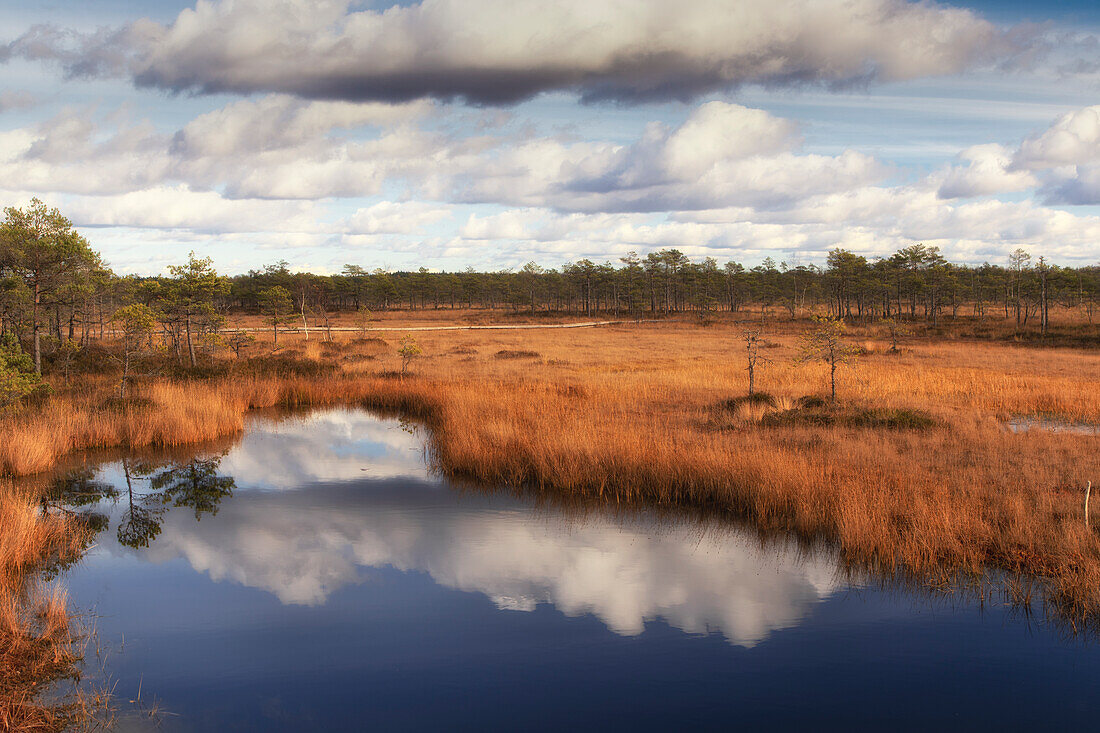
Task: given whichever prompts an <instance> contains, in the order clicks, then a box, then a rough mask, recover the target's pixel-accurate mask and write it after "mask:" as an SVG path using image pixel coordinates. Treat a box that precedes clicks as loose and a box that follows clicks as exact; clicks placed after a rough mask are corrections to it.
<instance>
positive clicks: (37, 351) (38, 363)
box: [31, 280, 42, 377]
mask: <svg viewBox="0 0 1100 733" xmlns="http://www.w3.org/2000/svg"><path fill="white" fill-rule="evenodd" d="M39 302H41V294H40V292H39V289H38V281H37V280H36V281H35V283H34V307H33V308H31V324H32V328H33V329H34V371H35V372H36V373H37V374H38V376H40V377H41V376H42V340H41V337H40V334H39V330H40V329H41V326H40V325H39V323H38V304H39Z"/></svg>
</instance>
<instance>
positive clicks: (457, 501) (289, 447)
mask: <svg viewBox="0 0 1100 733" xmlns="http://www.w3.org/2000/svg"><path fill="white" fill-rule="evenodd" d="M363 468H366V469H367V471H365V472H364V471H363V470H362V469H363ZM221 471H222V473H224V474H228V475H231V476H232V477H233V478H234V479H236V481H237V485H238V486H241V487H246V488H247V487H264V488H278V489H282V490H281V491H260V492H257V491H245V492H239V493H237V494H236V495H234V496H233V497H230V498H228V499H226V500H225V501H223V502H222V504H221V505H220V509H219V512H218V514H217V516H216V517H210V518H208V519H206V520H204V521H201V522H196V521H195V520H194V517H193V515H192V514H191V513H189V512H186V511H176V510H174V511H169V512H167V514H166V515H165V517H164V525H163V531H162V534H161V536H160V537H158V538H157V539H156V540H155V541H154V542H153V543H152V545H151V546H150V548H149V549H148V550H143V551H141V554H142V556H144V557H146V558H148V559H150V560H153V561H156V562H160V561H167V560H171V559H174V558H177V557H182V558H185V559H186V560H187V562H189V563H190V565H191V566H192V567H193V568H194V569H195V570H197V571H200V572H205V573H208V574H209V575H210V577H211V578H213V579H215V580H232V581H235V582H238V583H241V584H243V585H246V586H249V587H253V588H260V589H264V590H267V591H270V592H271V593H273V594H275V595H276V596H277V597H278V598H279V600H281V601H282V602H283V603H288V604H305V605H316V604H321V603H324V602H325V600H326V598H327V597H328V596H329V594H330V593H332V592H334V591H336V590H337V589H339V588H341V587H343V586H345V585H348V584H351V583H357V582H359V581H360V580H361V579H362V577H363V570H364V569H365V568H379V567H386V566H391V567H394V568H397V569H399V570H402V571H419V572H425V573H427V574H429V575H430V576H431V577H432V578H433V579H434V580H435V582H437V583H439V584H440V585H443V586H445V587H448V588H455V589H459V590H463V591H475V592H478V593H482V594H484V595H486V596H488V597H489V598H491V599H492V600H493V602H494V603H495V604H496V605H497V606H498V607H500V608H502V609H515V610H523V611H529V610H532V609H534V608H535V606H536V605H537V604H539V603H552V604H553V605H554V606H555V607H556V608H558V609H560V610H561V611H562V612H564V613H566V614H568V615H579V614H585V613H591V614H594V615H595V616H597V617H598V618H600V619H601V620H602V621H603V622H604V623H606V624H607V625H608V627H610V628H611V629H612V630H614V631H615V632H617V633H620V634H638V633H641V631H642V630H643V629H644V625H645V621H646V620H648V619H656V618H661V619H664V620H666V621H667V622H668V623H670V624H671V625H673V626H676V627H678V628H680V629H683V630H684V631H688V632H707V631H720V632H721V633H722V634H724V635H725V636H726V638H728V639H729V640H730V641H732V642H735V643H738V644H744V645H749V644H752V643H755V642H757V641H759V640H761V639H763V638H764V637H766V636H767V635H768V633H769V632H770V631H772V630H774V629H779V628H784V627H789V626H792V625H794V624H796V623H798V621H799V619H800V618H801V617H802V616H803V615H804V614H805V613H806V612H807V611H808V610H809V608H810V607H811V606H812V605H813V604H814V603H815V602H817V601H818V600H820V599H821V598H823V597H825V596H826V595H828V594H829V593H831V592H832V591H833V589H834V587H835V584H834V579H833V573H834V567H835V566H834V564H833V563H832V562H830V561H828V560H815V559H809V560H800V559H798V558H796V557H795V556H794V555H793V553H791V552H788V551H781V550H771V551H767V550H762V549H760V547H759V545H758V544H757V542H756V541H755V540H754V539H751V538H748V537H744V536H741V535H739V534H737V533H735V532H731V531H726V530H722V531H719V530H709V531H703V530H701V529H700V528H699V527H697V526H693V525H690V524H686V523H678V522H670V521H668V520H651V519H647V518H644V517H642V518H636V519H617V518H613V517H610V516H606V515H600V514H593V515H589V516H586V517H583V518H578V517H571V516H567V515H564V514H561V513H559V512H556V511H552V510H544V509H534V508H532V507H531V506H530V505H528V504H527V503H524V502H521V501H517V500H515V499H513V498H510V497H506V496H494V497H489V496H487V495H484V494H477V493H472V494H462V495H460V494H458V493H456V492H452V491H449V490H448V489H447V488H446V487H445V486H442V485H441V484H439V483H438V482H434V481H431V480H429V479H428V478H427V477H426V475H425V469H424V466H423V463H422V456H421V454H420V440H419V439H418V438H417V437H416V436H413V435H410V434H408V433H407V432H404V431H403V430H401V429H400V428H399V427H398V426H397V424H396V423H395V422H394V421H383V420H379V419H377V418H374V417H372V416H370V415H369V414H367V413H364V412H358V411H350V410H334V411H329V412H322V413H318V414H315V415H312V416H309V417H307V418H302V419H295V420H290V421H283V422H269V421H261V422H258V423H257V424H255V425H254V426H253V427H252V428H251V430H250V432H249V433H248V434H247V435H246V436H245V437H244V438H243V439H242V440H241V442H240V443H238V444H237V445H236V446H235V447H234V448H233V449H232V450H231V451H230V452H229V453H228V455H227V456H226V457H225V458H224V460H223V461H222V463H221ZM109 474H110V469H108V470H107V471H106V472H104V475H109ZM352 479H354V480H352ZM101 539H103V541H104V549H105V550H108V551H112V552H121V551H123V550H122V549H121V548H119V547H118V546H117V545H115V544H114V542H113V538H110V539H108V538H106V537H105V536H104V537H101ZM125 552H129V551H128V550H126V551H125Z"/></svg>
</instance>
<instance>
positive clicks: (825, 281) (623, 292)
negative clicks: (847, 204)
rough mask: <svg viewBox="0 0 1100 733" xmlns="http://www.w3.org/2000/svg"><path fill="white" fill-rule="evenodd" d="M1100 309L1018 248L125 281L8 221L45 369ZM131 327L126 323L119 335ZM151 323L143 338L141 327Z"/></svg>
mask: <svg viewBox="0 0 1100 733" xmlns="http://www.w3.org/2000/svg"><path fill="white" fill-rule="evenodd" d="M1098 302H1100V265H1090V266H1085V267H1076V268H1074V267H1062V266H1058V265H1054V264H1051V263H1049V262H1048V261H1047V260H1046V259H1045V258H1044V257H1042V256H1040V257H1037V258H1036V257H1033V256H1032V255H1031V254H1030V253H1028V252H1026V251H1024V250H1022V249H1018V250H1016V251H1015V252H1014V253H1012V255H1010V256H1009V257H1008V259H1007V261H1006V262H1004V263H1003V264H991V263H985V264H982V265H979V266H970V265H961V264H955V263H952V262H948V261H947V260H946V259H945V258H944V257H943V256H942V255H941V253H940V251H939V249H938V248H937V247H929V246H925V245H923V244H913V245H912V246H909V247H906V248H904V249H901V250H899V251H897V252H895V253H894V254H892V255H890V256H889V257H881V258H873V259H869V258H867V257H864V256H862V255H858V254H856V253H853V252H849V251H846V250H843V249H835V250H833V251H832V252H830V253H829V255H828V258H827V260H826V262H825V264H824V266H817V265H812V264H810V265H806V264H795V265H790V264H787V263H785V262H780V263H778V264H777V263H776V262H775V261H774V260H772V259H771V258H768V259H765V260H764V261H763V262H762V263H761V264H759V265H757V266H755V267H745V266H743V265H741V264H740V263H737V262H732V261H731V262H726V263H724V264H721V265H720V264H719V263H718V261H717V260H715V259H714V258H711V257H708V258H705V259H703V260H702V261H700V262H696V261H692V260H691V259H689V258H688V257H687V256H686V255H684V254H683V253H682V252H681V251H679V250H677V249H671V248H670V249H662V250H660V251H657V252H651V253H648V254H646V255H645V256H641V255H638V254H635V253H630V254H628V255H627V256H625V257H621V258H619V260H618V261H617V262H603V263H596V262H593V261H591V260H588V259H582V260H579V261H577V262H572V263H569V264H566V265H564V266H563V267H561V268H543V267H540V266H539V265H537V264H536V263H533V262H532V263H528V264H527V265H525V266H523V267H522V268H520V269H518V270H500V271H495V272H481V271H477V270H474V269H473V268H468V269H466V270H463V271H461V272H430V271H428V270H427V269H425V268H420V269H419V270H417V271H415V272H414V271H398V272H390V271H387V270H384V269H381V268H374V269H370V268H368V267H365V266H363V265H359V264H347V265H345V266H344V267H343V269H342V270H341V272H339V273H338V274H334V275H316V274H313V273H308V272H293V271H292V270H291V269H290V266H289V264H288V263H287V262H286V261H279V262H275V263H272V264H270V265H268V266H266V267H264V268H262V269H258V270H252V271H249V272H248V273H245V274H241V275H233V276H226V275H222V274H219V273H218V272H216V271H215V269H214V267H213V264H212V261H211V260H210V259H209V258H199V257H196V256H195V255H194V253H192V254H191V255H190V257H189V258H188V260H187V261H186V262H185V263H182V264H179V265H175V266H171V267H169V268H168V273H167V274H166V275H161V276H151V277H147V276H118V275H116V274H114V273H113V272H111V270H110V269H109V268H108V267H107V265H106V263H104V261H103V259H102V258H101V257H100V255H99V254H98V253H97V252H95V251H94V250H93V249H92V247H91V245H90V244H89V242H88V241H87V239H86V238H85V237H84V236H82V235H81V234H80V233H78V232H77V231H76V230H75V229H74V228H73V226H72V223H71V222H70V221H69V220H68V219H66V218H65V217H64V216H63V215H62V214H61V213H60V212H59V211H58V210H57V209H49V208H47V207H46V206H45V205H44V204H43V203H42V202H40V201H38V200H34V201H32V202H31V204H30V205H29V206H28V207H26V208H23V209H20V208H8V209H6V210H5V218H4V221H3V223H2V225H0V335H3V334H12V335H14V337H15V339H16V340H17V341H18V342H19V343H21V344H25V345H26V348H27V349H28V351H29V353H30V354H31V355H32V357H33V360H34V364H35V369H36V371H38V372H39V373H41V369H42V358H43V353H44V352H48V353H49V355H51V357H53V358H54V359H61V360H62V361H64V359H65V358H66V354H67V353H68V352H70V351H72V350H74V349H77V348H80V347H81V346H84V345H87V343H88V342H89V341H90V340H92V339H97V338H102V337H104V336H105V335H106V334H107V333H108V332H110V333H111V334H112V335H115V334H117V333H118V332H119V331H120V330H123V331H124V330H125V327H127V326H132V327H135V328H136V329H137V331H138V332H144V331H145V330H147V329H146V325H147V326H148V330H153V331H158V332H159V333H160V334H161V335H162V338H163V343H164V344H165V345H167V347H168V348H169V349H170V351H171V352H172V353H173V354H174V355H175V357H176V358H177V359H178V360H179V361H180V362H187V363H189V364H191V365H194V364H196V362H197V359H198V355H200V354H202V353H204V352H210V351H213V349H215V348H216V347H218V346H225V347H228V348H231V349H239V348H240V347H241V346H242V344H243V343H244V342H245V341H246V338H247V337H246V336H244V335H243V334H242V333H241V332H238V331H227V328H226V327H227V324H228V323H229V322H230V320H231V319H232V318H233V317H234V316H237V315H241V314H253V315H261V316H263V317H264V319H265V321H266V322H267V323H269V324H270V325H271V326H272V328H273V330H274V332H275V337H276V339H277V338H278V329H279V326H280V325H284V324H288V323H295V324H297V325H298V327H299V328H303V329H306V330H307V331H308V329H310V328H315V329H321V330H324V329H327V328H329V327H331V325H332V320H333V317H334V316H335V315H336V314H338V313H354V314H356V315H355V318H356V319H357V320H358V321H360V322H363V321H365V320H367V319H369V318H370V314H371V313H372V312H376V311H387V310H395V309H447V310H458V309H473V308H479V309H495V310H509V311H513V312H526V313H532V314H534V313H561V314H583V315H586V316H601V317H603V316H614V317H636V318H640V317H649V316H660V315H663V314H677V313H696V314H698V315H700V316H702V317H706V316H708V315H709V314H713V313H716V312H718V311H727V312H733V313H737V312H738V311H741V310H743V309H747V308H749V307H752V308H753V309H754V310H760V311H763V313H764V314H768V313H772V314H778V315H780V316H786V317H789V318H791V319H796V318H800V317H803V316H806V315H810V314H813V313H821V312H826V313H828V314H829V315H831V316H834V317H837V318H841V319H845V320H848V321H872V320H878V319H890V320H892V321H905V320H914V321H915V320H922V321H926V322H928V323H929V324H931V325H933V326H935V325H938V324H939V323H940V322H941V321H942V320H944V319H955V318H958V317H960V316H967V317H972V318H977V319H1000V320H1003V321H1009V322H1010V323H1012V324H1014V325H1015V326H1016V327H1018V328H1024V327H1034V328H1037V329H1038V330H1040V331H1041V332H1045V331H1046V330H1047V328H1048V326H1049V318H1050V309H1051V307H1052V306H1054V307H1061V308H1063V309H1074V310H1077V311H1079V312H1080V314H1081V316H1082V317H1083V318H1085V319H1087V321H1088V322H1090V323H1091V322H1093V319H1094V317H1095V316H1096V311H1097V304H1098ZM120 323H121V325H120ZM135 324H136V326H135Z"/></svg>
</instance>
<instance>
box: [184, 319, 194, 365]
mask: <svg viewBox="0 0 1100 733" xmlns="http://www.w3.org/2000/svg"><path fill="white" fill-rule="evenodd" d="M186 328H187V358H188V359H190V361H191V368H192V369H194V368H195V345H194V343H193V342H192V340H191V314H190V313H188V314H187V321H186Z"/></svg>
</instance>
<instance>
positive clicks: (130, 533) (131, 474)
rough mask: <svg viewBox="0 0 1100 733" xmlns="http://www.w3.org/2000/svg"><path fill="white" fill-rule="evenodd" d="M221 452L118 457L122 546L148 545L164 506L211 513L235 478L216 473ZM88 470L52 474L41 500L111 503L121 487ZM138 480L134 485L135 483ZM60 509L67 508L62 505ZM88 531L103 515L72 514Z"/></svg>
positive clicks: (100, 525)
mask: <svg viewBox="0 0 1100 733" xmlns="http://www.w3.org/2000/svg"><path fill="white" fill-rule="evenodd" d="M223 457H224V454H223V455H216V456H212V457H209V458H192V459H191V460H189V461H185V462H178V463H170V464H167V465H165V464H160V465H158V464H155V463H150V462H142V461H133V460H129V459H123V460H122V475H123V478H124V479H125V481H126V497H125V498H126V509H125V510H124V511H123V513H122V517H121V518H120V520H119V524H118V530H117V534H118V541H119V542H120V543H121V544H123V545H126V546H127V547H148V546H149V543H150V542H152V541H153V540H154V539H156V537H157V535H159V534H160V529H161V523H162V522H163V521H164V513H165V511H167V509H168V508H169V507H190V508H191V509H193V510H194V512H195V519H196V520H198V519H202V515H203V514H211V515H214V514H217V513H218V505H219V504H220V503H221V500H222V499H224V498H226V497H227V496H231V495H232V494H233V489H234V488H236V482H235V481H234V480H233V478H232V477H231V476H221V475H219V474H218V468H219V466H220V465H221V461H222V458H223ZM95 476H96V472H95V471H94V470H93V469H80V470H77V471H73V472H70V473H69V474H67V475H65V476H63V477H61V478H59V479H57V480H56V481H55V482H54V483H53V485H51V487H50V489H49V491H48V492H47V497H44V498H43V505H44V506H45V505H46V502H47V501H51V502H56V503H59V504H64V505H67V506H68V507H81V506H90V505H94V504H97V503H99V502H101V501H104V500H110V501H115V502H117V501H118V500H119V499H120V497H121V492H120V491H119V490H118V489H117V488H115V487H114V486H112V485H111V484H109V483H106V482H103V481H97V480H96V478H95ZM139 482H141V484H144V485H143V486H141V485H139V486H140V488H139V486H135V484H139ZM66 511H71V510H70V509H66ZM74 514H75V516H77V517H78V518H80V520H81V521H83V522H84V523H85V524H86V526H87V527H88V528H89V529H90V530H91V533H92V534H98V533H99V532H101V531H103V530H104V529H106V528H107V526H108V524H109V521H108V518H107V516H106V515H104V514H101V513H98V512H94V511H87V512H80V513H75V512H74Z"/></svg>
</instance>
